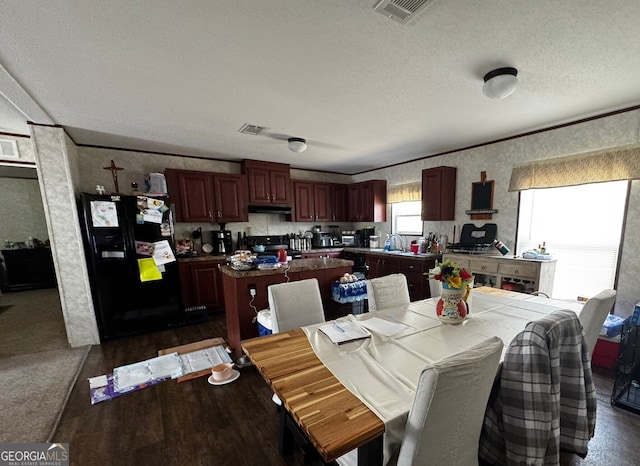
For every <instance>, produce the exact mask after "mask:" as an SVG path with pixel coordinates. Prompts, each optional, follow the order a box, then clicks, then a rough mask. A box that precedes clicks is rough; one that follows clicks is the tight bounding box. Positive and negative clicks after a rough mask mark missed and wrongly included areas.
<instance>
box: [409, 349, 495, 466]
mask: <svg viewBox="0 0 640 466" xmlns="http://www.w3.org/2000/svg"><path fill="white" fill-rule="evenodd" d="M502 347H503V344H502V340H500V339H499V338H498V337H492V338H489V339H487V340H485V341H483V342H480V343H478V344H477V345H474V346H473V347H471V348H469V349H468V350H466V351H464V352H462V353H458V354H455V355H453V356H451V357H449V358H446V359H443V360H442V361H440V362H437V363H435V364H434V365H432V366H429V367H427V368H426V369H424V370H423V371H422V374H421V375H420V380H419V382H418V387H417V389H416V396H415V399H414V401H413V405H412V406H411V410H410V411H409V417H408V419H407V424H406V427H405V430H404V434H403V437H402V443H401V445H400V452H399V455H398V461H397V464H398V466H409V465H415V464H420V465H434V466H441V465H447V466H472V465H473V466H477V464H478V444H479V439H480V432H481V429H482V421H483V418H484V412H485V409H486V407H487V401H488V399H489V394H490V393H491V387H492V386H493V383H494V380H495V378H496V374H497V371H498V364H499V362H500V355H501V353H502Z"/></svg>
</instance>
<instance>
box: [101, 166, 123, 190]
mask: <svg viewBox="0 0 640 466" xmlns="http://www.w3.org/2000/svg"><path fill="white" fill-rule="evenodd" d="M102 168H104V169H105V170H111V176H112V177H113V184H114V186H115V188H116V192H115V193H114V194H121V193H120V188H119V187H118V171H120V170H124V168H122V167H116V164H115V162H114V161H113V159H112V160H111V165H109V166H108V167H102Z"/></svg>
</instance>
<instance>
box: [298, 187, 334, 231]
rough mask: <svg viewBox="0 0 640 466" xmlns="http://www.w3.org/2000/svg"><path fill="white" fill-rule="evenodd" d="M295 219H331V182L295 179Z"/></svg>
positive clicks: (327, 220) (303, 220) (302, 220)
mask: <svg viewBox="0 0 640 466" xmlns="http://www.w3.org/2000/svg"><path fill="white" fill-rule="evenodd" d="M293 194H294V201H295V203H294V205H295V215H294V218H295V221H296V222H305V221H316V222H329V221H331V213H332V206H331V184H329V183H316V182H313V181H294V182H293Z"/></svg>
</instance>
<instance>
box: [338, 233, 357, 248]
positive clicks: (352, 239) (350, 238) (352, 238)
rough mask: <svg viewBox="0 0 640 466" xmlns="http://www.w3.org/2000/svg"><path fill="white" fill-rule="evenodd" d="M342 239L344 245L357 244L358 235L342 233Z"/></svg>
mask: <svg viewBox="0 0 640 466" xmlns="http://www.w3.org/2000/svg"><path fill="white" fill-rule="evenodd" d="M341 240H342V245H343V246H356V235H342V236H341Z"/></svg>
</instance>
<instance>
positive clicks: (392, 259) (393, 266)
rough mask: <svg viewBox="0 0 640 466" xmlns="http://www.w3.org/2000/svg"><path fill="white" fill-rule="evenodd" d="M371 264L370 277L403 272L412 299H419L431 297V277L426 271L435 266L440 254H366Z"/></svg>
mask: <svg viewBox="0 0 640 466" xmlns="http://www.w3.org/2000/svg"><path fill="white" fill-rule="evenodd" d="M365 257H366V259H365V260H366V263H367V265H368V266H369V275H368V278H376V277H382V276H384V275H390V274H393V273H402V274H404V275H405V276H406V277H407V285H408V286H409V297H410V298H411V301H419V300H421V299H427V298H430V297H431V291H430V289H429V277H428V276H426V275H425V273H428V272H429V269H432V268H433V267H435V263H436V260H438V259H439V257H440V256H434V257H430V258H422V257H398V256H390V255H385V254H366V256H365Z"/></svg>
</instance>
